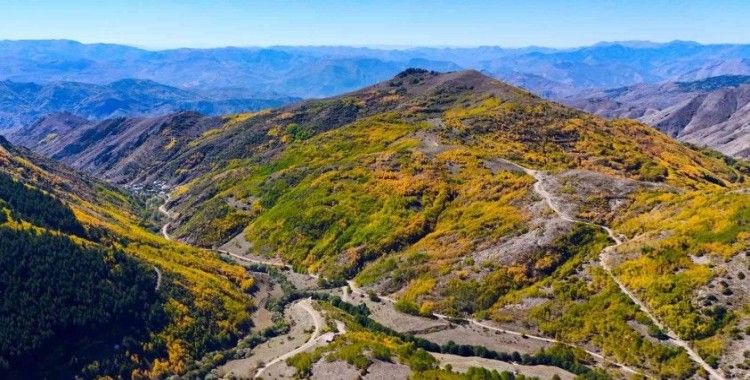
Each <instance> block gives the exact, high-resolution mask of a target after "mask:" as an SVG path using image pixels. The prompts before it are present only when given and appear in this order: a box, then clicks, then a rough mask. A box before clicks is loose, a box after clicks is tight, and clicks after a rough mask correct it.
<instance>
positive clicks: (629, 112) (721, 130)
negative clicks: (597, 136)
mask: <svg viewBox="0 0 750 380" xmlns="http://www.w3.org/2000/svg"><path fill="white" fill-rule="evenodd" d="M564 102H565V103H566V104H569V105H571V106H573V107H576V108H580V109H583V110H585V111H587V112H592V113H595V114H598V115H601V116H604V117H608V118H616V117H629V118H637V119H639V120H641V121H643V122H644V123H647V124H649V125H652V126H654V127H656V128H658V129H660V130H662V131H664V132H665V133H668V134H669V135H670V136H673V137H676V138H677V139H679V140H681V141H685V142H689V143H692V144H696V145H700V146H708V147H711V148H713V149H716V150H719V151H721V152H722V153H724V154H728V155H731V156H736V157H748V156H750V150H748V147H749V146H750V135H748V125H750V116H749V114H748V112H749V108H748V107H750V106H749V104H750V77H748V76H719V77H713V78H708V79H704V80H700V81H694V82H674V83H665V84H660V85H647V84H642V85H636V86H631V87H623V88H617V89H612V90H606V91H595V92H589V93H583V94H578V95H575V96H570V97H568V98H566V99H565V100H564Z"/></svg>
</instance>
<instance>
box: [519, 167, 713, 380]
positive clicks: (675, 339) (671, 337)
mask: <svg viewBox="0 0 750 380" xmlns="http://www.w3.org/2000/svg"><path fill="white" fill-rule="evenodd" d="M507 162H508V163H509V164H512V165H515V166H517V167H519V168H520V169H522V170H523V171H524V172H526V174H528V175H530V176H532V177H534V178H535V179H536V182H535V183H534V192H535V193H537V195H539V196H541V197H542V198H543V199H544V201H545V202H546V203H547V206H549V208H550V209H551V210H552V211H554V212H555V214H557V215H558V216H559V217H560V219H563V220H567V221H569V222H574V223H584V224H588V225H591V226H595V227H599V228H601V229H603V230H604V231H605V232H607V235H609V237H610V238H611V239H612V240H613V241H614V244H613V245H610V246H607V247H605V248H604V249H603V250H602V251H601V253H600V255H599V264H600V265H601V267H602V268H604V270H605V271H606V272H607V274H608V275H609V277H610V278H612V280H613V281H614V282H615V283H616V284H617V286H618V287H619V288H620V291H622V292H623V293H624V294H625V295H627V296H628V298H630V300H631V301H633V303H635V304H636V305H638V308H639V309H640V310H641V311H642V312H643V313H644V314H646V316H648V318H649V319H650V320H651V321H652V322H653V323H654V324H655V325H656V326H658V327H659V328H660V329H661V330H663V331H665V332H666V334H667V337H668V341H669V342H670V343H672V344H673V345H676V346H679V347H682V348H684V349H685V351H686V352H687V353H688V355H689V356H690V359H691V360H693V361H694V362H695V363H696V364H698V365H699V366H701V367H702V368H703V369H704V370H705V371H706V372H707V373H708V374H709V376H710V377H711V378H712V379H718V380H724V379H725V377H724V375H722V374H721V373H720V372H719V371H718V370H717V369H714V368H713V367H711V366H710V365H708V363H706V361H705V360H703V358H702V357H701V356H700V355H699V354H698V353H697V352H696V351H695V350H693V349H692V348H691V347H690V345H689V344H688V342H686V341H685V340H683V339H681V338H680V337H679V336H677V334H675V332H674V331H672V329H670V328H669V327H668V326H666V325H664V324H663V323H662V322H661V321H659V319H658V318H656V316H655V315H654V314H653V312H652V311H651V310H650V309H649V307H648V306H647V305H646V304H645V303H643V302H642V301H641V300H640V299H639V298H638V297H636V295H635V294H633V292H631V291H630V290H629V289H628V288H627V287H626V286H625V284H623V283H622V282H621V281H620V280H619V279H618V278H617V277H616V276H615V275H614V273H612V268H611V267H610V266H609V265H608V264H607V260H606V256H607V254H608V253H609V252H611V251H612V250H613V249H614V248H616V247H617V246H619V245H621V244H622V243H623V240H622V238H621V237H620V236H618V235H617V234H616V233H615V232H614V231H613V230H612V229H611V228H609V227H607V226H604V225H601V224H596V223H592V222H588V221H585V220H580V219H577V218H573V217H571V216H570V215H567V214H566V213H564V212H562V211H561V209H560V207H559V206H558V205H557V204H555V201H554V199H553V196H552V194H550V192H549V191H547V189H546V188H544V174H542V173H541V172H539V171H536V170H532V169H529V168H525V167H523V166H521V165H518V164H516V163H513V162H510V161H507ZM621 366H622V365H621ZM622 368H623V369H625V367H624V366H622Z"/></svg>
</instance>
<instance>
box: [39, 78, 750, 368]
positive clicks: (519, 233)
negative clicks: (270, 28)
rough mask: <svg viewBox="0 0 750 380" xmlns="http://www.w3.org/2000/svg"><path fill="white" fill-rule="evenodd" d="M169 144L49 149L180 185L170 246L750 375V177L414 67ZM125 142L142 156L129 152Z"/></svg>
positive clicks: (491, 83) (502, 88)
mask: <svg viewBox="0 0 750 380" xmlns="http://www.w3.org/2000/svg"><path fill="white" fill-rule="evenodd" d="M186 120H187V121H189V122H186ZM118 122H119V121H118ZM128 123H133V121H125V122H124V124H122V125H132V124H128ZM156 125H159V127H158V128H154V129H148V128H145V129H143V130H150V131H151V132H149V133H145V134H143V133H142V132H139V131H141V130H142V129H141V128H140V127H138V128H123V129H121V130H118V129H117V128H114V129H112V133H113V134H112V135H109V134H104V135H106V136H107V138H106V139H105V141H107V144H109V145H110V147H109V148H110V150H111V151H112V152H123V154H119V153H117V154H112V155H106V154H103V153H104V151H105V150H101V151H100V152H101V153H97V154H92V155H91V156H90V157H92V158H91V159H87V160H85V161H80V162H79V161H78V158H80V157H89V155H88V154H87V153H86V149H80V148H81V147H84V146H85V144H83V145H77V144H78V143H76V142H75V141H72V142H71V143H70V144H64V145H63V146H60V147H58V149H56V150H55V151H56V152H62V153H56V154H59V156H58V157H59V158H61V159H62V160H64V161H65V160H68V161H67V162H70V163H71V164H73V165H79V167H82V168H85V169H86V170H88V171H91V172H96V173H97V174H98V175H101V176H102V177H104V178H108V179H110V180H112V181H114V182H117V183H123V184H128V185H131V186H134V187H135V188H141V187H144V186H145V187H148V186H162V185H164V186H173V190H172V191H171V198H170V202H169V204H168V208H169V211H170V213H171V214H172V215H173V216H174V217H175V219H174V221H173V222H172V223H170V225H169V226H168V232H169V233H170V234H171V235H173V236H176V237H177V238H179V239H180V240H183V241H185V242H190V243H193V244H197V245H201V246H206V247H211V246H221V245H223V247H224V248H223V249H231V250H233V251H235V252H236V253H237V254H238V255H243V254H249V255H251V257H265V258H267V259H270V258H274V259H281V260H283V261H284V262H287V263H289V264H291V265H292V266H293V267H294V268H295V269H296V270H298V271H301V272H313V273H317V274H319V275H321V276H323V277H324V278H326V279H328V280H329V281H332V282H333V283H338V282H337V281H342V280H344V279H353V281H354V283H355V284H357V286H365V287H366V288H367V289H369V290H371V291H374V292H376V293H378V294H383V295H387V296H388V297H389V298H393V299H394V300H395V306H396V307H397V308H398V309H399V310H401V311H404V312H407V313H412V314H416V315H422V316H429V315H433V314H434V315H448V316H450V317H454V318H467V317H472V318H475V319H477V320H482V319H487V320H491V321H492V323H495V324H496V326H500V327H503V328H509V329H511V330H514V331H519V330H521V331H526V332H527V333H528V334H533V335H537V334H538V335H543V336H547V337H554V338H555V339H560V340H561V341H563V342H566V343H569V344H575V345H582V346H586V347H594V348H595V350H596V351H597V352H600V353H601V354H603V355H604V356H606V357H608V358H612V359H613V360H616V361H618V362H621V363H625V364H626V365H631V366H634V367H635V368H639V369H640V370H642V371H644V372H646V373H647V374H651V375H653V376H660V377H668V378H683V377H686V376H691V375H693V374H696V373H697V374H698V375H699V376H701V375H705V374H707V373H709V371H712V372H710V373H712V374H713V373H719V372H717V371H721V372H723V373H724V374H725V375H724V376H729V374H736V375H738V376H742V375H743V374H745V373H746V371H745V370H744V369H743V368H744V367H743V366H745V365H746V364H745V363H744V361H745V359H744V358H743V357H742V356H741V355H739V354H737V353H738V352H740V351H742V350H741V349H738V348H737V347H741V346H742V345H743V344H746V343H747V339H748V338H747V337H746V336H744V335H742V334H741V333H739V335H738V333H737V332H738V331H743V329H744V328H746V326H747V325H748V323H750V321H749V320H748V315H747V312H746V310H745V306H743V305H747V304H748V299H747V297H748V292H747V289H746V287H745V286H744V285H743V283H742V278H744V276H745V274H744V272H743V274H740V272H742V271H744V269H743V268H745V267H746V265H747V263H746V256H745V255H744V254H743V252H744V250H745V248H744V247H745V246H746V244H747V242H748V241H747V239H748V237H749V236H750V234H749V233H748V228H749V227H748V224H746V223H745V219H746V213H747V206H746V205H747V204H748V202H747V201H748V198H747V197H748V195H747V193H746V192H745V190H744V187H743V186H744V185H743V184H744V183H745V181H746V178H747V173H748V168H747V165H746V164H745V163H743V162H740V161H735V160H733V159H730V158H728V157H725V156H722V155H721V154H718V153H715V152H711V151H703V150H697V149H694V148H691V147H689V146H685V145H682V144H680V143H679V142H677V141H675V140H673V139H671V138H670V137H669V136H667V135H666V134H663V133H661V132H659V131H657V130H655V129H653V128H651V127H649V126H647V125H644V124H641V123H638V122H636V121H632V120H605V119H602V118H599V117H596V116H592V115H590V114H586V113H584V112H581V111H577V110H574V109H571V108H567V107H564V106H562V105H559V104H555V103H551V102H548V101H545V100H543V99H541V98H539V97H537V96H534V95H532V94H530V93H528V92H526V91H523V90H520V89H518V88H515V87H512V86H509V85H507V84H504V83H502V82H498V81H496V80H493V79H491V78H489V77H487V76H485V75H483V74H481V73H479V72H477V71H462V72H453V73H446V74H439V73H435V72H430V71H426V70H416V69H411V70H406V71H404V72H402V73H400V74H398V75H397V76H395V77H394V78H392V79H391V80H388V81H385V82H382V83H379V84H376V85H374V86H371V87H367V88H364V89H361V90H358V91H354V92H351V93H348V94H344V95H341V96H337V97H334V98H328V99H321V100H311V101H306V102H302V103H299V104H295V105H291V106H286V107H282V108H279V109H276V110H270V111H263V112H258V113H249V114H239V115H232V116H226V117H222V118H200V117H196V116H195V115H193V116H190V115H186V114H178V115H174V116H172V119H170V120H169V121H167V122H165V123H163V124H161V123H156ZM105 129H106V128H105ZM96 130H99V129H96ZM131 130H132V131H134V132H132V133H136V134H137V136H144V137H143V138H141V137H138V138H128V139H125V138H123V137H121V136H125V135H126V134H127V133H130V132H129V131H131ZM178 131H183V132H181V133H177V132H178ZM96 133H98V132H90V134H88V136H89V137H91V136H96V135H97V134H96ZM162 135H166V136H170V138H168V139H165V138H161V139H159V138H158V136H162ZM195 136H197V137H195ZM152 137H153V138H152ZM95 140H96V139H95ZM125 141H129V142H132V141H138V142H141V143H143V144H144V145H141V146H142V147H148V149H145V148H144V149H142V150H141V149H140V147H141V146H139V145H138V144H135V146H132V145H129V144H131V143H125ZM159 142H160V144H159ZM93 146H97V145H96V142H95V144H94V145H93ZM41 147H42V148H37V149H44V148H43V147H44V144H42V145H41ZM126 147H127V149H125V148H126ZM66 153H72V154H71V155H66ZM94 156H96V157H98V159H100V161H98V162H96V160H95V159H93V157H94ZM85 163H90V164H91V166H90V167H88V166H86V165H89V164H85ZM126 168H127V170H126ZM717 205H720V207H717ZM665 268H666V269H665ZM712 366H716V367H719V368H720V369H719V370H714V369H713V367H712ZM706 376H707V375H706ZM712 376H713V375H712ZM714 377H716V376H714ZM730 377H731V376H730Z"/></svg>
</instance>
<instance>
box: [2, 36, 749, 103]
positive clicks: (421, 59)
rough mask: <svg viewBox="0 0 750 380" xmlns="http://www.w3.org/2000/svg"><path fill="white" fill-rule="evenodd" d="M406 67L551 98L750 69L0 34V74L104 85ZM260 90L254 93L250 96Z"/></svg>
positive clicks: (613, 55)
mask: <svg viewBox="0 0 750 380" xmlns="http://www.w3.org/2000/svg"><path fill="white" fill-rule="evenodd" d="M408 67H421V68H424V69H429V70H437V71H455V70H458V69H461V68H464V69H476V70H479V71H481V72H483V73H485V74H488V75H491V76H493V77H495V78H497V79H501V80H505V81H508V82H509V83H512V84H516V85H520V86H523V87H524V88H526V89H528V90H530V91H532V92H535V93H537V94H539V95H542V96H545V97H551V98H555V99H557V98H560V97H562V96H565V95H570V94H571V92H576V91H578V90H581V89H589V88H599V89H605V88H615V87H621V86H628V85H632V84H636V83H658V82H665V81H690V80H698V79H703V78H707V77H712V76H719V75H748V74H750V45H730V44H725V45H701V44H698V43H695V42H684V41H674V42H669V43H648V42H614V43H600V44H597V45H593V46H588V47H581V48H572V49H550V48H543V47H529V48H521V49H505V48H500V47H476V48H411V49H371V48H352V47H335V46H332V47H326V46H322V47H288V46H277V47H267V48H241V47H227V48H214V49H172V50H161V51H149V50H143V49H138V48H134V47H129V46H123V45H113V44H81V43H78V42H75V41H67V40H46V41H45V40H41V41H0V73H2V75H1V76H0V79H9V80H12V81H21V82H35V83H50V82H59V81H75V82H85V83H96V84H106V83H110V82H114V81H117V80H120V79H131V78H135V79H148V80H153V81H156V82H159V83H163V84H166V85H170V86H174V87H178V88H181V89H190V90H196V91H198V90H200V91H206V90H211V91H234V92H236V91H240V92H241V93H243V94H245V95H244V96H243V97H264V96H263V94H264V93H268V92H273V93H278V94H281V95H286V96H294V97H304V98H308V97H321V96H330V95H334V94H338V93H342V92H346V91H351V90H354V89H356V88H359V87H363V86H366V85H370V84H372V83H375V82H377V81H382V80H386V79H388V78H390V77H392V76H393V75H395V74H396V73H398V72H399V71H401V70H404V69H406V68H408ZM258 94H260V96H257V95H258Z"/></svg>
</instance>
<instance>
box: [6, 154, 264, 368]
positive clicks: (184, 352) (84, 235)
mask: <svg viewBox="0 0 750 380" xmlns="http://www.w3.org/2000/svg"><path fill="white" fill-rule="evenodd" d="M140 207H141V206H140V204H139V203H138V201H137V200H135V199H132V198H130V197H128V196H125V195H123V194H122V193H120V192H118V191H116V190H114V189H113V188H111V187H109V186H107V185H103V184H102V183H99V182H96V181H93V180H91V179H88V178H86V177H84V176H81V175H79V174H77V173H75V172H72V171H70V170H67V169H65V168H63V167H60V166H58V165H56V164H54V163H52V162H49V161H46V160H44V159H41V158H39V157H36V156H33V155H30V154H29V153H28V152H26V151H23V150H19V149H16V148H14V147H12V146H10V144H8V143H7V141H5V140H2V141H0V240H1V241H2V244H0V260H2V262H3V263H4V264H3V265H2V267H3V270H2V271H1V272H0V283H2V286H0V288H2V289H3V292H4V297H3V299H4V302H3V305H2V309H3V313H2V315H3V321H4V323H2V330H1V331H0V337H2V339H0V343H1V344H2V346H0V349H1V350H2V351H1V352H0V373H6V374H7V375H8V376H18V375H20V374H23V376H33V377H37V376H38V377H43V376H52V377H60V376H62V377H72V376H74V375H80V376H83V377H97V376H104V375H109V376H114V377H130V376H138V375H144V376H159V375H163V374H182V373H185V372H186V371H187V370H189V369H190V365H192V364H191V363H193V362H194V361H195V360H196V359H200V358H201V357H202V356H203V355H204V354H205V353H207V352H208V351H211V350H215V349H218V348H220V347H223V346H227V345H229V344H231V343H232V339H233V337H236V336H237V335H239V334H240V333H242V332H243V331H245V330H246V329H247V327H248V325H249V311H250V307H251V301H250V299H249V298H248V296H247V295H246V294H244V291H245V290H247V289H249V288H250V287H251V286H252V284H253V280H252V278H250V277H248V275H247V274H246V272H245V271H244V269H242V268H239V267H235V266H232V265H229V264H226V263H224V262H223V261H221V260H219V259H218V258H217V257H216V256H214V255H213V254H210V253H208V252H205V251H200V250H197V249H194V248H190V247H188V246H185V245H182V244H175V243H172V242H167V241H165V240H163V239H162V238H161V237H160V236H159V235H157V234H155V233H153V232H151V231H149V230H148V229H146V228H145V227H143V226H140V225H139V224H138V221H139V220H140V219H141V217H140V215H139V214H140V212H141V210H140ZM157 269H158V272H159V273H160V275H157ZM157 277H162V278H161V280H160V281H159V282H158V286H159V287H158V289H157V288H156V287H157V281H158V280H157ZM112 347H115V349H114V350H113V349H112ZM72 357H75V358H76V359H75V360H71V358H72ZM32 362H33V363H34V365H31V364H30V363H32ZM40 362H43V363H44V365H38V364H39V363H40ZM29 371H31V372H29Z"/></svg>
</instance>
